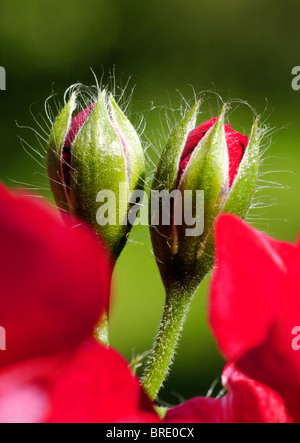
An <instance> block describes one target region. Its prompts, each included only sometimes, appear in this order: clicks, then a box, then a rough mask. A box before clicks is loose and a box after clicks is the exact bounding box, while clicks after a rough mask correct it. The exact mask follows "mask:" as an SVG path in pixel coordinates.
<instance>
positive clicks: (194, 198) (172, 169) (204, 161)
mask: <svg viewBox="0 0 300 443" xmlns="http://www.w3.org/2000/svg"><path fill="white" fill-rule="evenodd" d="M198 107H199V105H198V104H196V105H195V107H194V108H193V109H192V110H191V111H190V112H189V113H188V114H187V115H186V117H185V118H184V119H183V120H182V121H181V122H180V123H179V124H178V126H177V127H176V128H175V130H174V132H173V133H172V135H171V136H170V138H169V140H168V142H167V144H166V147H165V149H164V151H163V154H162V156H161V159H160V163H159V165H158V167H157V171H156V174H155V178H154V182H153V187H152V190H153V191H155V192H160V193H161V191H168V193H171V194H170V195H173V197H174V198H173V199H172V201H171V204H170V212H171V214H170V215H171V223H170V224H169V225H168V224H166V223H163V222H160V223H159V225H158V226H154V225H153V223H150V224H151V236H152V243H153V247H154V253H155V256H156V259H157V263H158V266H159V269H160V272H161V275H162V278H163V281H164V284H165V286H166V288H167V290H168V289H169V288H170V287H174V285H175V286H176V285H177V286H178V287H180V286H184V287H186V288H188V289H189V290H190V291H192V290H195V289H196V288H197V286H198V285H199V283H200V282H201V280H202V279H203V278H204V276H205V275H206V274H207V273H208V272H209V271H210V269H211V267H212V265H213V260H214V224H215V220H216V218H217V216H218V215H219V214H220V213H223V212H229V213H233V214H236V215H238V216H240V217H242V218H245V217H246V215H247V213H248V211H249V208H250V206H251V203H252V199H253V195H254V192H255V189H256V184H257V175H258V164H259V139H260V131H259V128H258V122H257V121H256V122H255V124H254V126H253V128H252V133H251V136H250V139H249V140H248V138H247V137H246V136H245V135H243V134H240V133H238V132H236V131H234V130H233V129H232V127H231V125H228V124H224V118H225V113H226V106H225V107H224V109H223V111H222V113H221V115H220V117H216V118H213V119H211V120H209V121H207V122H205V123H202V124H201V125H200V126H198V127H197V128H195V124H196V118H197V114H198ZM194 128H195V129H194ZM174 191H175V193H174ZM165 203H166V202H165V201H164V200H163V199H161V200H160V201H159V204H160V210H161V211H163V210H164V204H165ZM153 205H154V200H153V199H152V200H151V208H152V211H153ZM150 212H151V211H150ZM189 213H190V217H188V214H189ZM152 222H153V218H152ZM197 226H198V228H197ZM193 227H194V229H191V228H193ZM195 227H196V228H197V229H195Z"/></svg>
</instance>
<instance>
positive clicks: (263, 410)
mask: <svg viewBox="0 0 300 443" xmlns="http://www.w3.org/2000/svg"><path fill="white" fill-rule="evenodd" d="M222 383H223V385H224V386H225V387H226V388H227V389H228V393H227V394H226V395H225V396H224V397H223V398H221V399H213V398H204V397H198V398H194V399H192V400H190V401H188V402H186V403H184V404H183V405H181V406H178V407H177V408H174V409H171V410H170V411H169V412H168V413H167V416H166V421H168V422H173V423H176V422H177V423H180V422H192V423H290V422H291V418H290V417H289V415H288V413H287V411H286V408H285V406H284V402H283V400H282V398H281V397H280V396H279V395H278V394H277V393H275V392H273V391H272V390H271V389H269V388H267V387H265V386H263V385H260V384H259V383H257V382H256V381H254V380H251V379H250V378H248V377H246V376H245V375H243V374H242V373H241V372H239V371H238V370H237V369H236V367H235V366H234V365H232V364H229V365H227V366H226V368H225V370H224V372H223V376H222Z"/></svg>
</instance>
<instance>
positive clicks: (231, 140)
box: [178, 117, 248, 186]
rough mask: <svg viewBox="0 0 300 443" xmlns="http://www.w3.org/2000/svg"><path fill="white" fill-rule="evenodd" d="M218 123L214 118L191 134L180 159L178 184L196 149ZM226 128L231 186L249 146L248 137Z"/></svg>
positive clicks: (229, 127)
mask: <svg viewBox="0 0 300 443" xmlns="http://www.w3.org/2000/svg"><path fill="white" fill-rule="evenodd" d="M217 121H218V117H215V118H212V119H211V120H209V121H207V122H205V123H202V124H201V125H200V126H198V127H197V128H196V129H194V130H193V131H191V132H190V134H189V137H188V139H187V142H186V144H185V147H184V150H183V153H182V155H181V159H180V165H179V176H178V182H179V181H180V178H181V177H182V174H183V172H184V171H185V168H186V167H187V164H188V162H189V160H190V158H191V155H192V153H193V152H194V149H195V148H196V147H197V146H198V144H199V142H200V141H201V140H202V139H203V137H204V136H205V135H206V133H207V132H208V131H209V130H210V129H211V128H212V127H213V126H214V125H215V124H216V123H217ZM224 127H225V134H226V142H227V148H228V155H229V186H231V185H232V183H233V181H234V179H235V177H236V174H237V172H238V169H239V166H240V164H241V161H242V159H243V156H244V153H245V151H246V148H247V146H248V137H247V136H246V135H243V134H240V133H239V132H236V131H234V130H233V129H232V126H231V125H224Z"/></svg>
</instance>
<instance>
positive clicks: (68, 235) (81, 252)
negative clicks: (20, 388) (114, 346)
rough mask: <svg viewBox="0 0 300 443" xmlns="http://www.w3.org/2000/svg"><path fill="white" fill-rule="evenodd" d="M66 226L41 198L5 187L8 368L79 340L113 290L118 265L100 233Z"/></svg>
mask: <svg viewBox="0 0 300 443" xmlns="http://www.w3.org/2000/svg"><path fill="white" fill-rule="evenodd" d="M74 223H75V224H78V222H77V221H75V222H71V221H70V226H69V227H66V226H65V225H64V224H63V223H62V221H61V219H60V217H59V215H58V214H56V212H54V211H53V210H51V209H50V208H49V207H48V206H46V205H45V204H42V203H40V202H38V201H37V199H33V198H29V197H23V196H21V195H19V194H11V193H9V192H8V191H6V190H5V189H4V188H3V187H2V186H1V187H0V243H1V254H0V325H1V326H2V327H3V328H5V330H6V340H7V343H6V349H7V350H6V351H5V352H1V353H0V367H3V366H4V365H7V364H11V363H13V362H17V361H20V360H25V359H29V358H36V357H40V356H44V355H50V354H54V353H57V352H60V351H63V350H65V349H68V348H71V347H74V346H77V345H79V344H80V342H82V341H83V340H85V339H86V338H87V337H88V336H89V334H90V333H91V332H92V330H93V327H94V325H95V323H96V322H97V320H98V319H99V318H100V315H101V313H102V312H103V310H104V307H105V306H106V305H107V303H108V298H109V293H110V276H111V267H110V265H109V263H108V259H107V257H106V255H105V253H104V252H103V249H102V247H101V246H100V245H99V244H98V242H97V240H96V238H95V237H94V235H93V234H92V233H91V232H90V231H89V230H87V229H86V228H84V227H82V226H77V227H75V224H74Z"/></svg>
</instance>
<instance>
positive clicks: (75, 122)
mask: <svg viewBox="0 0 300 443" xmlns="http://www.w3.org/2000/svg"><path fill="white" fill-rule="evenodd" d="M94 107H95V104H92V105H91V106H89V107H88V108H86V109H84V110H83V111H81V112H79V114H77V115H76V116H75V117H74V118H73V119H72V122H71V127H70V129H69V132H68V134H67V137H66V141H65V146H64V147H65V148H66V149H71V147H72V144H73V142H74V140H75V137H76V135H77V133H78V132H79V130H80V128H81V126H82V125H83V123H84V122H85V121H86V119H87V118H88V116H89V115H90V113H91V112H92V110H93V109H94Z"/></svg>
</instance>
